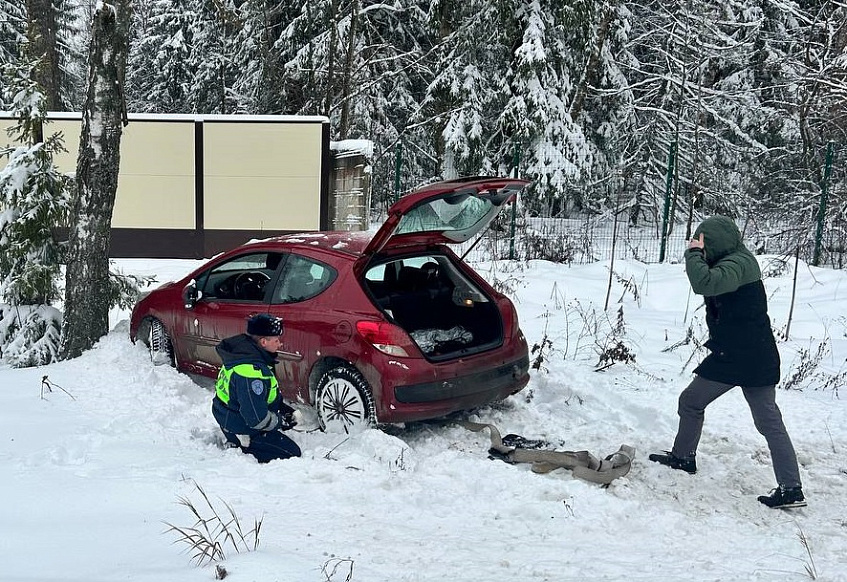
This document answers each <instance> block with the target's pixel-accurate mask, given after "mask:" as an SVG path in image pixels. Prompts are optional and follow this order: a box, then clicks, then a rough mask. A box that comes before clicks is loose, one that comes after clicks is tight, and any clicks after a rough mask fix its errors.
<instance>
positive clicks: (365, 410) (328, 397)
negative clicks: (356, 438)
mask: <svg viewBox="0 0 847 582" xmlns="http://www.w3.org/2000/svg"><path fill="white" fill-rule="evenodd" d="M315 408H316V409H317V412H318V422H319V423H320V426H321V429H323V430H335V429H338V430H343V431H344V432H347V433H349V432H350V429H351V428H353V427H363V426H369V425H372V424H373V423H374V422H375V417H376V414H375V412H374V401H373V395H372V394H371V391H370V388H369V387H368V383H367V381H366V380H365V379H364V377H362V374H361V373H360V372H359V371H358V370H356V369H355V368H352V367H350V366H338V367H337V368H332V369H331V370H329V371H328V372H326V373H325V374H324V375H323V376H322V377H321V380H320V382H319V383H318V391H317V396H316V399H315Z"/></svg>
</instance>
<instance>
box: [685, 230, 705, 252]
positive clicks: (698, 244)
mask: <svg viewBox="0 0 847 582" xmlns="http://www.w3.org/2000/svg"><path fill="white" fill-rule="evenodd" d="M703 246H704V241H703V233H702V232H701V233H700V237H699V238H692V239H691V240H690V241H688V248H689V249H702V248H703Z"/></svg>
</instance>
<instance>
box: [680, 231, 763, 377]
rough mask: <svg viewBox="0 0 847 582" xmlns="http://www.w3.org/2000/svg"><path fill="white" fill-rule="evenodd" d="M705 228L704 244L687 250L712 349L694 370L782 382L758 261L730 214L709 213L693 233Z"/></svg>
mask: <svg viewBox="0 0 847 582" xmlns="http://www.w3.org/2000/svg"><path fill="white" fill-rule="evenodd" d="M701 233H702V234H703V238H704V248H703V249H702V250H701V249H688V250H687V251H685V272H686V274H687V275H688V280H689V281H690V282H691V288H692V290H693V291H694V292H695V293H697V294H698V295H703V299H704V301H705V304H706V325H707V326H708V328H709V341H707V342H706V347H707V348H708V349H709V350H710V352H711V353H710V354H709V355H708V356H707V357H706V359H704V360H703V362H701V364H700V365H699V366H698V367H697V368H696V369H695V370H694V372H695V373H696V374H698V375H700V376H702V377H703V378H706V379H707V380H713V381H715V382H723V383H724V384H732V385H736V386H746V387H758V386H772V385H774V384H776V383H777V382H779V364H780V362H779V352H778V351H777V348H776V342H775V341H774V337H773V331H772V330H771V323H770V318H769V317H768V303H767V296H766V295H765V287H764V285H763V284H762V272H761V269H760V268H759V263H758V261H756V257H754V256H753V254H752V253H751V252H750V251H749V250H747V248H746V247H745V246H744V243H743V242H742V240H741V233H740V232H739V231H738V227H737V226H736V225H735V222H734V221H732V220H731V219H729V218H727V217H725V216H713V217H711V218H707V219H706V220H704V221H703V222H702V224H700V226H699V227H698V228H697V230H696V231H695V232H694V238H695V239H696V238H699V236H700V234H701Z"/></svg>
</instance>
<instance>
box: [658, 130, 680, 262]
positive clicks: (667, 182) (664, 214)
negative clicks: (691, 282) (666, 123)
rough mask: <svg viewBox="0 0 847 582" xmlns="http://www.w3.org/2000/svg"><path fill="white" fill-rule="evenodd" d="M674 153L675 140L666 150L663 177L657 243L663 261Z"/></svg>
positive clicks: (666, 237) (660, 259)
mask: <svg viewBox="0 0 847 582" xmlns="http://www.w3.org/2000/svg"><path fill="white" fill-rule="evenodd" d="M675 155H676V141H672V142H671V147H670V149H669V150H668V173H667V176H666V177H665V209H664V210H663V211H662V238H661V241H660V243H659V262H660V263H664V262H665V247H666V246H667V243H668V211H669V209H670V204H671V187H672V186H673V167H674V157H675Z"/></svg>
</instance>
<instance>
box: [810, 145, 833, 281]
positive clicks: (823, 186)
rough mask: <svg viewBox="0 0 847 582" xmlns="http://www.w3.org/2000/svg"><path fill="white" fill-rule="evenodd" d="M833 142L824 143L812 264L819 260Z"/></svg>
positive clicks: (818, 262)
mask: <svg viewBox="0 0 847 582" xmlns="http://www.w3.org/2000/svg"><path fill="white" fill-rule="evenodd" d="M832 154H833V143H832V142H829V143H828V144H826V159H825V160H824V170H823V183H822V184H821V203H820V206H819V207H818V230H817V232H816V233H815V254H814V255H813V256H812V264H813V265H814V266H816V267H817V266H819V264H820V260H821V239H823V224H824V222H826V198H827V190H828V188H829V176H830V175H831V174H832Z"/></svg>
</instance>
